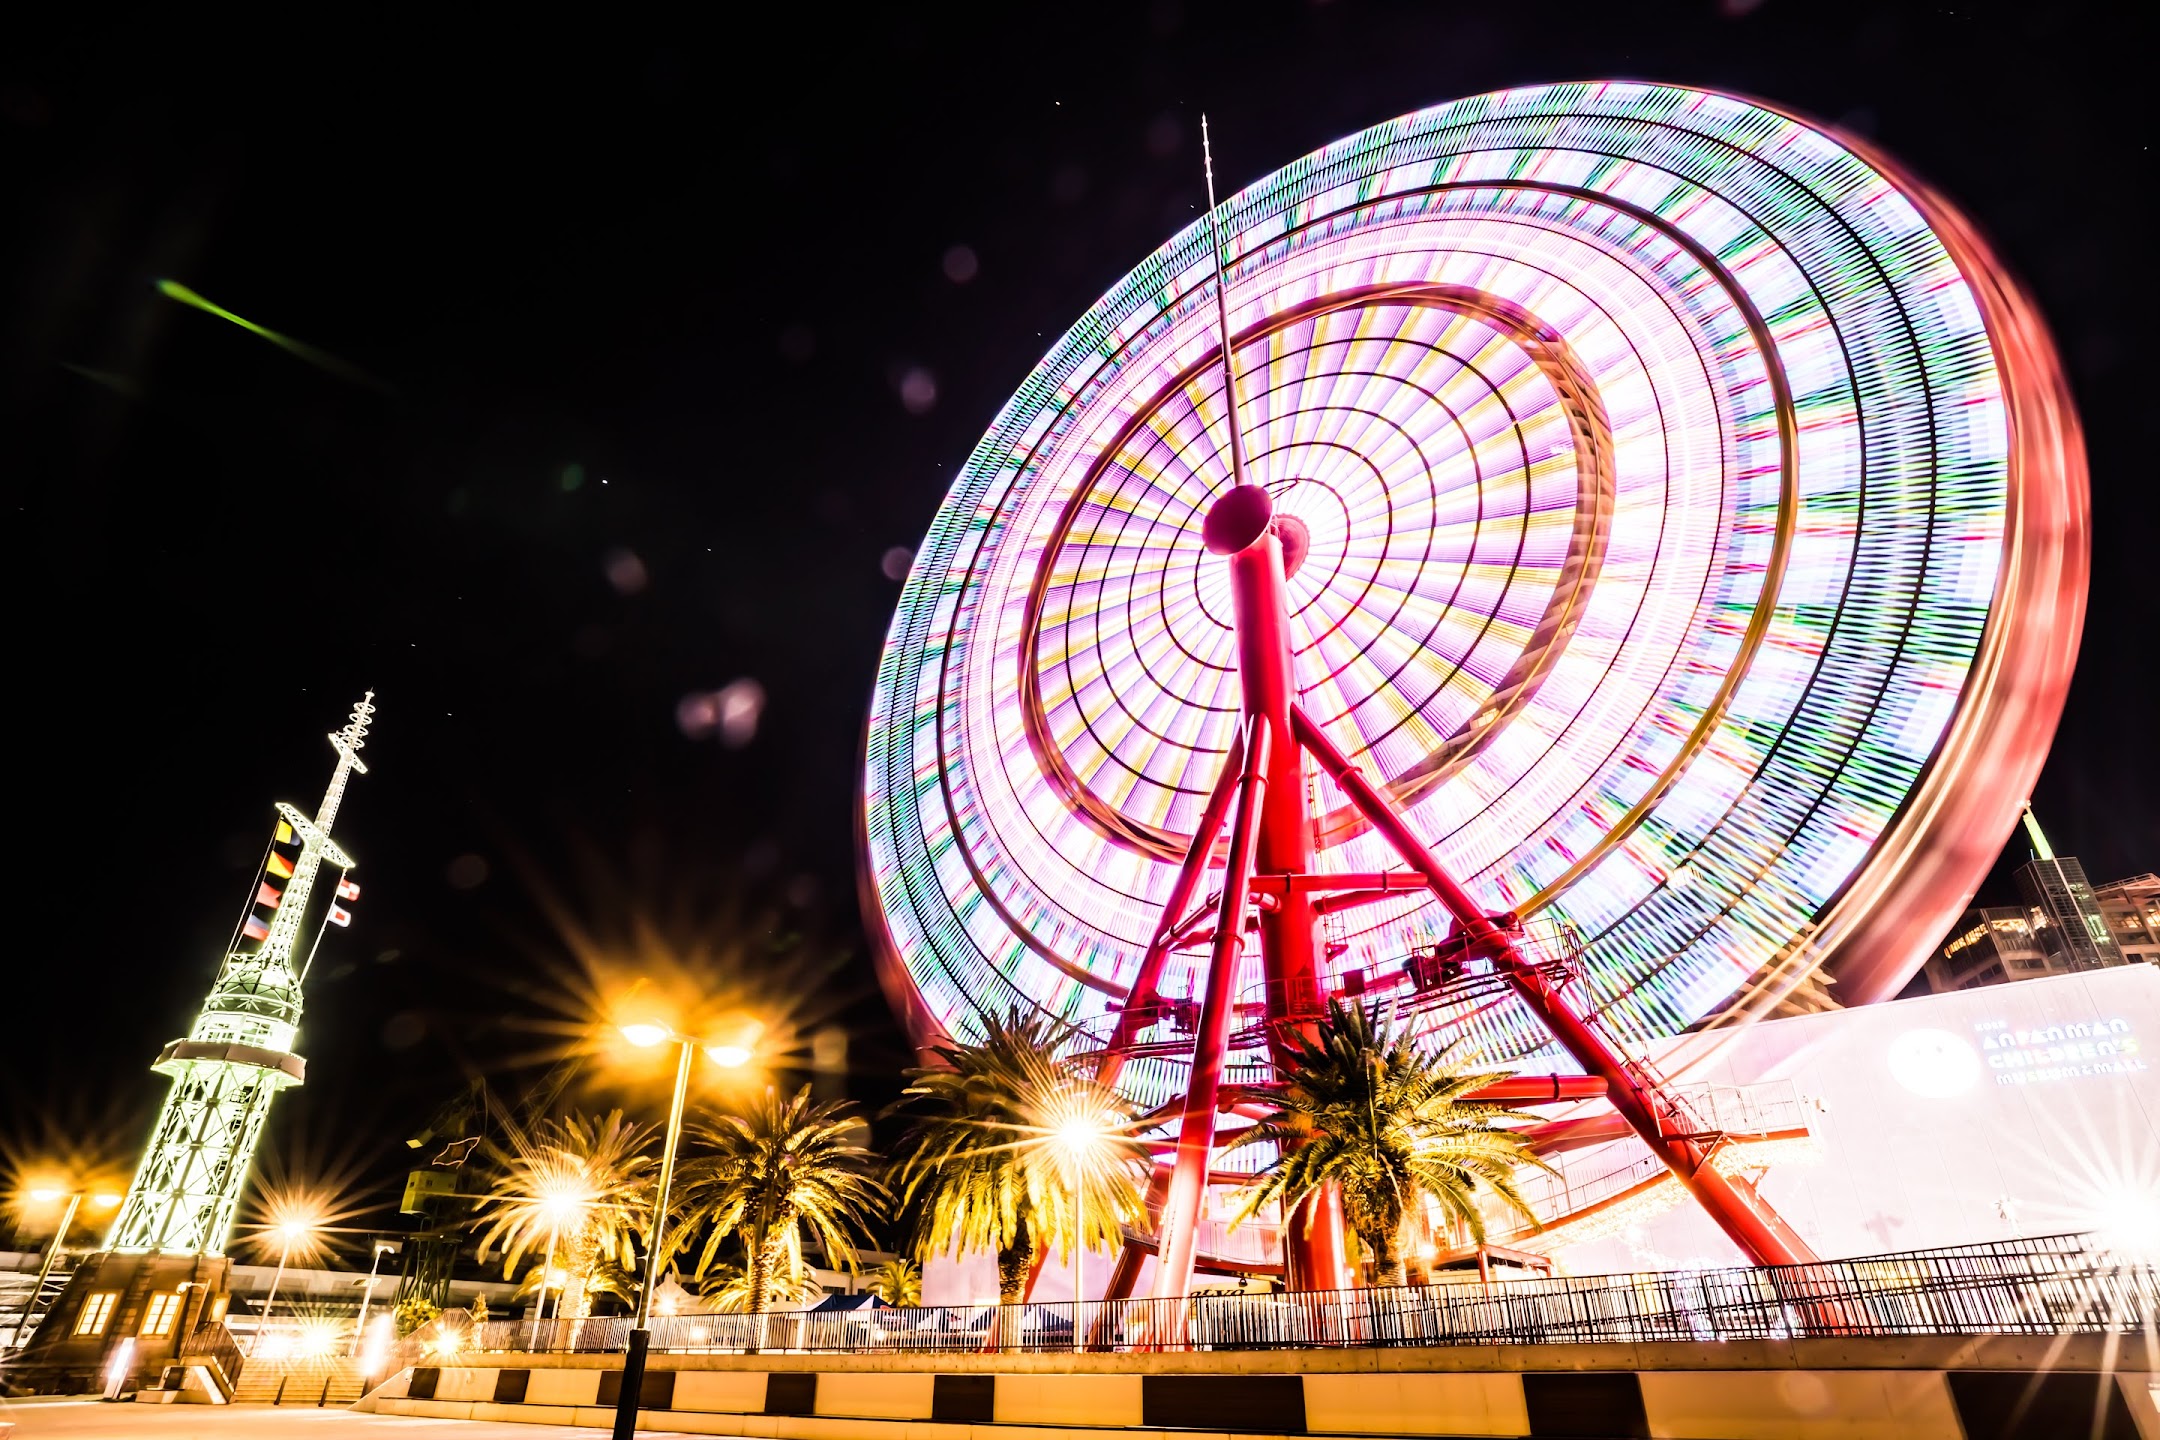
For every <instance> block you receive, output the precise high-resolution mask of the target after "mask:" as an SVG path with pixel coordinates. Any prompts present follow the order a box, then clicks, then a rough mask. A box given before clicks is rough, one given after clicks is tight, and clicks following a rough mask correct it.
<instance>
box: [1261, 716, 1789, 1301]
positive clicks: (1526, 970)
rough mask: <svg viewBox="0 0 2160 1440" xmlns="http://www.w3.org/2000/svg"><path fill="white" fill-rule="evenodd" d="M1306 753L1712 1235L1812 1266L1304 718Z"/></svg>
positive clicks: (1754, 1252)
mask: <svg viewBox="0 0 2160 1440" xmlns="http://www.w3.org/2000/svg"><path fill="white" fill-rule="evenodd" d="M1291 720H1292V723H1293V724H1294V725H1295V727H1296V735H1297V738H1298V741H1299V743H1300V745H1301V747H1302V748H1303V749H1306V750H1310V751H1311V752H1312V755H1313V758H1314V759H1315V760H1317V761H1319V763H1320V768H1321V769H1323V770H1325V771H1327V772H1328V774H1329V775H1330V776H1331V777H1332V778H1333V779H1334V781H1335V784H1336V786H1337V787H1338V788H1340V789H1341V791H1342V792H1343V794H1344V795H1345V796H1346V797H1347V798H1348V799H1349V801H1350V803H1351V804H1352V805H1354V806H1356V807H1357V809H1358V812H1359V813H1360V814H1361V815H1363V816H1364V817H1365V819H1366V820H1367V821H1368V822H1369V823H1370V824H1371V825H1372V827H1373V828H1374V829H1375V830H1377V831H1379V832H1380V834H1381V836H1382V837H1383V838H1385V839H1386V840H1387V842H1388V844H1389V845H1390V846H1392V847H1393V848H1394V850H1395V853H1396V854H1397V855H1400V856H1401V857H1402V859H1403V863H1404V864H1406V865H1408V866H1409V867H1410V868H1411V869H1413V870H1415V871H1417V872H1418V873H1419V874H1420V875H1422V876H1424V877H1425V882H1426V884H1428V885H1430V886H1431V887H1432V891H1433V894H1434V895H1436V896H1438V897H1439V899H1440V903H1441V904H1442V905H1445V906H1446V907H1447V909H1448V912H1449V913H1450V914H1452V915H1453V916H1454V917H1455V920H1456V923H1457V924H1459V925H1461V926H1462V928H1463V931H1464V933H1466V934H1468V935H1469V936H1471V937H1472V939H1473V940H1474V941H1475V942H1476V943H1477V944H1478V945H1479V946H1480V947H1481V948H1482V949H1484V950H1485V951H1486V952H1487V953H1489V954H1491V955H1493V956H1494V957H1495V959H1496V961H1497V963H1498V964H1499V967H1500V969H1501V971H1502V973H1504V974H1505V975H1506V976H1507V978H1508V981H1509V983H1510V984H1511V985H1512V986H1513V987H1514V989H1515V993H1516V994H1517V995H1519V996H1521V997H1522V1000H1523V1003H1525V1004H1526V1005H1528V1006H1529V1007H1530V1012H1531V1013H1532V1014H1533V1015H1535V1016H1537V1017H1538V1019H1539V1021H1541V1022H1542V1023H1543V1024H1544V1026H1545V1028H1546V1029H1547V1030H1549V1031H1550V1032H1551V1033H1552V1036H1553V1038H1554V1039H1556V1040H1558V1041H1559V1042H1560V1044H1561V1047H1562V1048H1563V1049H1565V1050H1566V1051H1567V1052H1568V1053H1569V1054H1570V1055H1572V1056H1574V1057H1575V1061H1576V1063H1577V1064H1579V1065H1581V1066H1582V1067H1583V1069H1584V1070H1586V1071H1588V1072H1589V1073H1590V1074H1592V1075H1595V1076H1598V1077H1600V1078H1601V1079H1603V1080H1604V1081H1605V1085H1606V1093H1607V1095H1608V1096H1609V1097H1610V1099H1611V1101H1612V1106H1613V1108H1614V1109H1615V1110H1617V1111H1619V1112H1620V1114H1622V1115H1623V1116H1625V1117H1626V1118H1627V1122H1628V1124H1629V1125H1631V1126H1632V1127H1634V1130H1635V1133H1636V1134H1637V1135H1640V1136H1641V1137H1642V1139H1643V1143H1644V1144H1646V1145H1648V1146H1649V1147H1650V1149H1651V1152H1652V1153H1653V1154H1655V1155H1656V1156H1657V1157H1658V1158H1659V1159H1660V1160H1662V1161H1664V1162H1665V1164H1666V1166H1667V1168H1669V1169H1670V1170H1671V1171H1672V1172H1673V1174H1674V1175H1675V1176H1677V1177H1678V1178H1679V1181H1680V1183H1681V1184H1682V1185H1684V1186H1686V1187H1687V1189H1688V1192H1689V1193H1690V1194H1692V1195H1693V1196H1694V1197H1695V1199H1696V1201H1697V1202H1698V1203H1699V1204H1700V1205H1701V1206H1702V1207H1703V1209H1705V1210H1707V1211H1708V1212H1709V1213H1710V1218H1711V1219H1713V1220H1715V1221H1716V1222H1717V1224H1718V1227H1719V1228H1720V1229H1722V1230H1723V1231H1724V1232H1725V1233H1726V1234H1727V1235H1728V1236H1730V1237H1731V1238H1732V1241H1733V1243H1734V1244H1736V1245H1738V1246H1739V1247H1740V1249H1741V1250H1742V1251H1743V1252H1745V1253H1746V1254H1747V1255H1748V1257H1749V1258H1750V1259H1752V1260H1753V1261H1754V1262H1755V1263H1756V1264H1758V1265H1803V1264H1809V1263H1812V1262H1813V1261H1814V1260H1815V1258H1816V1257H1815V1253H1814V1251H1813V1250H1811V1249H1809V1248H1808V1244H1807V1242H1806V1241H1805V1240H1802V1239H1801V1238H1800V1236H1799V1234H1798V1233H1797V1232H1796V1231H1795V1230H1794V1229H1793V1228H1792V1227H1791V1226H1790V1225H1788V1224H1786V1223H1785V1219H1784V1217H1783V1216H1781V1215H1779V1214H1778V1213H1777V1211H1776V1210H1775V1209H1773V1208H1772V1207H1771V1205H1770V1204H1769V1202H1767V1201H1766V1200H1764V1199H1763V1198H1762V1197H1761V1196H1760V1195H1758V1194H1757V1193H1756V1192H1755V1187H1754V1186H1752V1185H1749V1184H1747V1183H1746V1182H1744V1181H1741V1180H1737V1179H1734V1178H1733V1177H1731V1176H1728V1175H1725V1174H1723V1173H1722V1172H1720V1171H1719V1170H1718V1168H1717V1167H1716V1166H1715V1165H1714V1164H1712V1163H1710V1153H1709V1148H1708V1147H1707V1146H1705V1145H1703V1144H1702V1143H1700V1142H1699V1141H1697V1140H1695V1139H1693V1138H1691V1137H1689V1136H1687V1135H1685V1134H1682V1133H1678V1131H1677V1130H1676V1128H1675V1123H1674V1122H1675V1120H1676V1119H1677V1116H1678V1111H1677V1108H1676V1106H1675V1105H1674V1104H1673V1102H1672V1101H1671V1100H1669V1099H1668V1098H1667V1097H1666V1096H1665V1095H1663V1094H1662V1093H1661V1092H1660V1091H1659V1090H1658V1089H1656V1088H1655V1087H1654V1086H1653V1085H1651V1084H1649V1083H1647V1082H1646V1081H1645V1079H1644V1077H1642V1076H1641V1075H1640V1074H1639V1073H1638V1072H1637V1071H1636V1070H1635V1069H1634V1068H1633V1067H1631V1066H1629V1064H1628V1063H1627V1061H1626V1060H1625V1059H1624V1058H1623V1057H1622V1056H1621V1054H1620V1053H1619V1052H1618V1051H1617V1050H1615V1049H1614V1048H1613V1046H1612V1044H1611V1042H1609V1041H1608V1040H1607V1039H1606V1038H1605V1037H1604V1035H1602V1034H1600V1033H1599V1032H1598V1031H1597V1030H1596V1029H1594V1028H1593V1027H1592V1026H1591V1025H1590V1024H1589V1022H1587V1021H1586V1020H1584V1019H1583V1017H1582V1016H1580V1015H1578V1014H1576V1013H1575V1010H1574V1007H1573V1006H1571V1005H1569V1004H1568V1002H1567V999H1566V997H1564V996H1563V995H1561V994H1560V992H1559V991H1558V990H1557V989H1555V988H1554V987H1553V985H1552V984H1551V982H1549V981H1548V980H1546V979H1545V977H1544V976H1543V975H1541V974H1540V973H1539V972H1538V971H1537V970H1536V969H1535V968H1534V967H1533V966H1531V965H1530V964H1529V963H1528V962H1526V961H1525V960H1524V959H1523V957H1522V954H1521V952H1520V951H1518V950H1517V949H1516V948H1515V946H1514V945H1513V943H1512V942H1510V941H1509V940H1508V938H1507V936H1506V934H1505V933H1504V932H1503V931H1502V930H1501V929H1500V927H1499V926H1497V925H1495V924H1494V923H1493V922H1492V919H1491V918H1490V917H1489V916H1487V915H1486V914H1485V912H1484V911H1483V910H1481V909H1479V908H1478V905H1477V902H1476V901H1475V900H1473V899H1472V898H1471V896H1470V893H1469V892H1468V891H1467V890H1465V889H1463V888H1462V886H1460V885H1458V884H1457V883H1456V882H1455V878H1454V877H1453V876H1452V875H1450V874H1448V872H1447V870H1446V869H1445V868H1444V867H1442V865H1441V864H1440V862H1439V861H1438V860H1437V859H1435V858H1434V857H1433V853H1432V852H1431V851H1430V850H1427V849H1426V848H1425V845H1424V842H1423V841H1421V840H1419V839H1418V838H1417V836H1416V835H1415V834H1414V833H1413V832H1412V831H1411V829H1410V826H1409V824H1408V822H1406V821H1405V820H1404V819H1403V818H1402V816H1401V815H1400V814H1399V813H1397V811H1396V809H1395V807H1394V806H1393V805H1392V804H1390V803H1389V801H1388V799H1387V797H1386V796H1384V795H1382V794H1381V793H1380V791H1379V789H1378V787H1376V786H1375V785H1374V784H1373V783H1372V782H1371V781H1370V780H1368V779H1366V778H1365V773H1364V772H1363V771H1362V770H1360V769H1359V768H1358V767H1357V766H1356V765H1355V764H1353V763H1351V761H1350V759H1349V757H1347V756H1345V755H1344V754H1343V753H1342V752H1341V751H1340V750H1338V749H1336V748H1335V745H1334V743H1333V742H1332V741H1330V740H1329V739H1328V738H1327V736H1326V735H1324V734H1323V733H1321V730H1320V727H1319V726H1318V725H1316V724H1314V723H1313V721H1312V719H1311V718H1310V717H1309V716H1307V715H1306V714H1305V712H1304V711H1302V710H1299V711H1296V712H1295V713H1294V714H1293V716H1292V717H1291Z"/></svg>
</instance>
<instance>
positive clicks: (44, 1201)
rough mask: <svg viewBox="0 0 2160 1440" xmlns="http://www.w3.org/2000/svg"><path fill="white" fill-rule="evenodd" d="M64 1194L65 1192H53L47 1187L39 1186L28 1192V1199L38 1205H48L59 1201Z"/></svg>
mask: <svg viewBox="0 0 2160 1440" xmlns="http://www.w3.org/2000/svg"><path fill="white" fill-rule="evenodd" d="M66 1194H67V1192H66V1191H65V1190H55V1189H53V1188H52V1187H51V1186H49V1185H40V1186H39V1187H38V1188H37V1189H35V1190H32V1191H31V1192H30V1198H31V1199H32V1200H35V1201H37V1202H38V1204H40V1205H50V1204H52V1203H53V1201H55V1200H58V1199H61V1198H62V1197H63V1196H65V1195H66Z"/></svg>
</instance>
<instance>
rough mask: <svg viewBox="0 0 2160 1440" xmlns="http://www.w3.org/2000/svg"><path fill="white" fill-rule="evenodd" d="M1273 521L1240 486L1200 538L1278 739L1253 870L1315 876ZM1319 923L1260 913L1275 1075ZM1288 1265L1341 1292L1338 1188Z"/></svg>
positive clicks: (1306, 1001) (1274, 911)
mask: <svg viewBox="0 0 2160 1440" xmlns="http://www.w3.org/2000/svg"><path fill="white" fill-rule="evenodd" d="M1274 514H1275V502H1274V501H1273V499H1271V498H1270V497H1269V495H1268V492H1267V491H1265V490H1263V489H1261V488H1260V487H1259V486H1257V485H1237V486H1234V487H1232V488H1231V489H1230V490H1228V491H1226V492H1224V494H1223V496H1222V497H1221V498H1220V499H1218V500H1217V501H1216V502H1215V504H1214V505H1213V506H1212V507H1210V509H1209V510H1208V514H1207V519H1206V521H1205V524H1204V526H1203V529H1202V536H1203V538H1204V539H1205V540H1206V542H1207V547H1208V549H1209V550H1211V551H1213V552H1214V553H1216V554H1218V555H1226V556H1228V557H1229V561H1230V586H1231V602H1232V606H1233V609H1234V613H1235V617H1236V622H1237V641H1238V676H1239V679H1240V681H1241V682H1242V684H1243V688H1244V703H1245V713H1246V714H1247V715H1251V716H1264V717H1266V719H1267V722H1268V730H1269V733H1270V734H1271V735H1272V736H1273V737H1274V738H1275V746H1274V751H1273V753H1272V755H1271V756H1270V758H1269V762H1268V777H1267V781H1268V783H1267V803H1266V805H1265V807H1264V808H1263V810H1262V812H1261V817H1260V840H1259V845H1258V846H1257V847H1256V850H1255V853H1254V864H1253V869H1254V871H1255V873H1257V874H1260V875H1280V876H1291V875H1302V874H1304V873H1306V872H1307V871H1309V870H1310V869H1311V868H1312V812H1311V808H1310V805H1309V803H1308V796H1307V793H1306V786H1305V752H1304V750H1303V748H1302V747H1301V746H1299V745H1297V744H1296V743H1295V742H1294V741H1293V740H1292V738H1291V731H1290V715H1291V711H1292V710H1294V709H1295V708H1296V703H1297V680H1296V676H1295V673H1294V670H1293V662H1292V659H1291V653H1290V599H1289V587H1288V584H1287V579H1288V577H1287V575H1286V574H1285V566H1284V557H1283V544H1282V540H1281V538H1280V536H1279V535H1278V533H1277V530H1276V527H1275V525H1274V523H1273V522H1274ZM1318 919H1319V917H1318V915H1317V914H1316V913H1315V912H1314V909H1313V901H1312V896H1311V895H1310V894H1309V893H1307V892H1306V891H1305V890H1304V889H1302V888H1300V887H1295V886H1291V885H1287V884H1286V885H1284V886H1283V887H1282V894H1281V895H1280V897H1279V898H1278V900H1277V903H1276V904H1275V906H1274V907H1273V908H1271V909H1266V910H1262V911H1261V912H1260V957H1261V970H1262V974H1263V975H1264V977H1265V979H1266V982H1267V983H1266V995H1267V1017H1268V1021H1269V1048H1270V1050H1271V1051H1272V1052H1273V1058H1274V1061H1275V1065H1276V1068H1277V1070H1278V1072H1280V1071H1282V1070H1284V1069H1285V1068H1286V1066H1287V1063H1288V1060H1289V1056H1288V1054H1287V1052H1286V1050H1285V1046H1284V1041H1285V1039H1286V1034H1285V1027H1286V1024H1290V1023H1295V1022H1297V1021H1300V1020H1303V1021H1305V1022H1307V1023H1310V1020H1311V1019H1312V1018H1313V1017H1316V1016H1318V1015H1319V1014H1320V1013H1321V1010H1322V1006H1323V1000H1324V997H1323V995H1322V992H1321V985H1320V957H1319V948H1318V938H1319V937H1318ZM1284 1258H1285V1260H1286V1261H1287V1265H1286V1271H1287V1274H1286V1279H1287V1281H1288V1283H1289V1285H1290V1287H1291V1288H1292V1289H1298V1290H1337V1289H1340V1288H1342V1286H1343V1284H1344V1267H1343V1226H1342V1202H1341V1200H1340V1199H1339V1198H1338V1197H1337V1196H1336V1195H1335V1193H1334V1192H1333V1191H1332V1190H1328V1191H1324V1192H1322V1193H1321V1194H1319V1195H1317V1196H1314V1197H1313V1198H1312V1199H1310V1200H1308V1201H1307V1202H1306V1203H1305V1204H1303V1205H1300V1206H1299V1207H1298V1208H1297V1210H1296V1211H1295V1212H1293V1213H1292V1214H1290V1215H1288V1216H1285V1217H1284Z"/></svg>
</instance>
